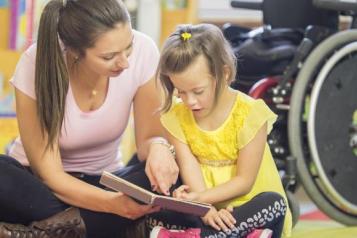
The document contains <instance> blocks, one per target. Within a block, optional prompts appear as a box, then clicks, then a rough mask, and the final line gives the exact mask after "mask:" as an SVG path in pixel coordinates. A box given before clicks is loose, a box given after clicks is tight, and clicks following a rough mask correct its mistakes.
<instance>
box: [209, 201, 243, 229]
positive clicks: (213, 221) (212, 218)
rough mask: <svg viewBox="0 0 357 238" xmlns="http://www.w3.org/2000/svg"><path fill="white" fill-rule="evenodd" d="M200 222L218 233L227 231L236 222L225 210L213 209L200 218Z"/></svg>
mask: <svg viewBox="0 0 357 238" xmlns="http://www.w3.org/2000/svg"><path fill="white" fill-rule="evenodd" d="M202 221H203V222H204V223H205V224H206V225H210V226H212V227H213V228H214V229H216V230H218V231H220V230H221V229H222V230H223V231H227V230H229V229H232V228H233V227H234V224H235V223H236V220H235V219H234V217H233V215H232V214H231V213H230V212H229V211H228V210H227V209H221V210H219V211H217V210H216V208H215V207H212V208H211V210H209V211H208V212H207V214H206V215H205V216H204V217H202Z"/></svg>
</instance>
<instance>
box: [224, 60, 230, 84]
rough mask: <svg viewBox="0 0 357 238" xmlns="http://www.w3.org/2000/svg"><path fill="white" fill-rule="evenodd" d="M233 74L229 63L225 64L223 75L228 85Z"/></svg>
mask: <svg viewBox="0 0 357 238" xmlns="http://www.w3.org/2000/svg"><path fill="white" fill-rule="evenodd" d="M231 75H232V72H231V70H230V68H229V67H228V65H224V66H223V77H224V80H225V81H226V83H227V84H228V85H230V84H231V81H232V80H231Z"/></svg>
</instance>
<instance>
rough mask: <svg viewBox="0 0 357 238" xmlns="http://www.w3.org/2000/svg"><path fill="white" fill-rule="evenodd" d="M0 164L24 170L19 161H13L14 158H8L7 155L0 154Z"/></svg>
mask: <svg viewBox="0 0 357 238" xmlns="http://www.w3.org/2000/svg"><path fill="white" fill-rule="evenodd" d="M0 163H1V164H2V165H4V164H8V165H14V166H16V167H19V168H24V167H23V166H22V164H20V162H19V161H17V160H16V159H14V158H12V157H10V156H8V155H4V154H0ZM0 167H2V166H0Z"/></svg>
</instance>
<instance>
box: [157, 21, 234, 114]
mask: <svg viewBox="0 0 357 238" xmlns="http://www.w3.org/2000/svg"><path fill="white" fill-rule="evenodd" d="M199 55H203V56H204V57H205V58H206V60H207V62H208V68H209V71H210V73H211V75H212V76H213V78H214V80H216V88H215V103H216V102H217V98H218V96H219V95H220V93H221V92H222V89H223V88H224V87H225V86H226V85H227V83H230V82H231V81H232V80H233V79H234V78H235V74H236V57H235V55H234V53H233V50H232V48H231V46H230V44H229V43H228V41H227V40H226V39H225V38H224V36H223V34H222V31H221V30H220V29H219V28H218V27H217V26H215V25H212V24H198V25H179V26H178V27H177V29H176V31H175V32H174V33H173V34H171V35H170V36H169V37H168V39H167V40H166V41H165V43H164V45H163V48H162V51H161V57H160V61H159V66H158V69H157V71H156V78H157V79H158V80H159V81H160V84H161V85H162V87H163V89H164V96H165V102H164V104H163V105H162V108H161V110H162V111H163V112H167V111H168V110H169V109H170V107H171V105H172V95H173V92H174V89H175V88H174V85H173V84H172V82H171V80H170V78H169V74H175V73H181V72H183V71H184V70H186V69H187V68H188V66H189V65H191V63H192V62H193V61H194V60H195V59H196V58H197V57H198V56H199ZM225 68H228V69H229V70H228V71H229V77H228V79H227V78H225V72H226V70H225ZM197 77H200V75H197Z"/></svg>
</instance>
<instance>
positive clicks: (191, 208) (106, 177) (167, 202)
mask: <svg viewBox="0 0 357 238" xmlns="http://www.w3.org/2000/svg"><path fill="white" fill-rule="evenodd" d="M100 183H101V184H103V185H105V186H107V187H108V188H111V189H113V190H115V191H120V192H122V193H124V194H126V195H128V196H130V197H132V198H135V199H137V200H139V201H141V202H143V203H145V204H151V205H155V206H160V207H161V208H164V209H168V210H173V211H177V212H184V213H189V214H192V215H196V216H204V215H205V214H206V213H207V212H208V211H209V209H210V208H211V205H210V204H207V203H199V202H193V201H186V200H182V199H177V198H173V197H168V196H163V195H158V194H155V193H152V192H150V191H148V190H145V189H143V188H141V187H139V186H137V185H135V184H133V183H131V182H129V181H127V180H125V179H122V178H120V177H118V176H115V175H114V174H112V173H109V172H106V171H104V172H103V174H102V176H101V178H100Z"/></svg>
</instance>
